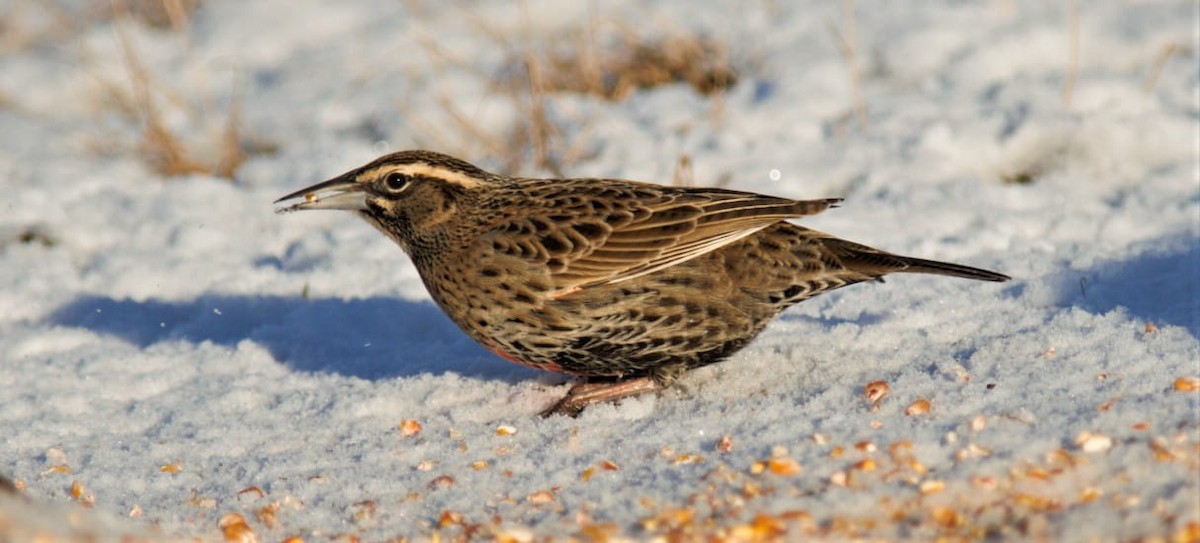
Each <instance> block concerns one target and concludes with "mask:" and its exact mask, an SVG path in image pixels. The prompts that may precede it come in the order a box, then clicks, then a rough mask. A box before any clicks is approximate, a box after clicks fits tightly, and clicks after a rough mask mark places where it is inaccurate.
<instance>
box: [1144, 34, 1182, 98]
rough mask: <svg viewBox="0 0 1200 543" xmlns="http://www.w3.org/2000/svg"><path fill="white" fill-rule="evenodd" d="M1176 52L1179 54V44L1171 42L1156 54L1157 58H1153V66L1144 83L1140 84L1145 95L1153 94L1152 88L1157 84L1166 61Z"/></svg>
mask: <svg viewBox="0 0 1200 543" xmlns="http://www.w3.org/2000/svg"><path fill="white" fill-rule="evenodd" d="M1177 52H1179V44H1178V43H1175V42H1171V43H1168V44H1167V45H1166V46H1164V47H1163V48H1162V50H1161V51H1159V52H1158V56H1156V57H1154V65H1152V66H1151V67H1150V73H1148V74H1146V81H1145V82H1143V83H1142V90H1144V91H1146V94H1150V93H1152V92H1154V86H1155V85H1157V84H1158V76H1159V75H1161V74H1162V70H1163V67H1164V66H1166V65H1167V60H1169V59H1170V58H1171V56H1172V55H1174V54H1175V53H1177Z"/></svg>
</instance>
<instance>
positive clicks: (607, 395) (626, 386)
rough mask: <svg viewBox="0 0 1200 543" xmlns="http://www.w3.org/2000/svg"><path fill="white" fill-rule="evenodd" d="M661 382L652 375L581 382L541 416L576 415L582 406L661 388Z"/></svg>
mask: <svg viewBox="0 0 1200 543" xmlns="http://www.w3.org/2000/svg"><path fill="white" fill-rule="evenodd" d="M662 389H663V384H662V383H660V382H659V380H658V379H655V378H653V377H635V378H633V379H623V380H620V381H599V382H586V381H585V382H582V383H579V384H577V385H575V386H573V387H571V390H568V391H567V395H566V396H563V398H562V399H561V400H559V401H557V402H555V403H554V405H551V406H550V407H548V408H546V409H545V410H544V411H542V413H541V415H542V417H549V416H550V415H569V416H571V417H578V416H579V413H580V412H582V411H583V408H585V407H587V406H589V405H592V404H595V403H603V402H615V401H617V400H620V399H622V398H628V397H630V396H637V395H639V394H645V393H647V392H654V391H656V390H662Z"/></svg>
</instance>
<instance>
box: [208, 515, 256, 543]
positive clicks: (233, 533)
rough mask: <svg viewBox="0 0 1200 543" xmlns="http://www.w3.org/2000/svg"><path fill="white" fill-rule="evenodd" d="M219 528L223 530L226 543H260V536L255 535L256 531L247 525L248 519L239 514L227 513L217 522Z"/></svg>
mask: <svg viewBox="0 0 1200 543" xmlns="http://www.w3.org/2000/svg"><path fill="white" fill-rule="evenodd" d="M217 527H219V528H221V533H222V534H223V535H224V536H225V541H231V542H235V543H258V536H256V535H254V530H251V529H250V526H249V525H247V524H246V519H245V518H243V517H242V516H241V515H239V514H237V513H226V514H225V515H224V516H222V517H221V520H219V521H218V522H217Z"/></svg>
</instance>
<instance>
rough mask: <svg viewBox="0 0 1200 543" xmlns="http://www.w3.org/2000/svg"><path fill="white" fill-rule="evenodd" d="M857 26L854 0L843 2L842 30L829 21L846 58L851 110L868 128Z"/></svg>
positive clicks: (834, 38) (860, 122) (835, 38)
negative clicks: (859, 61) (859, 63)
mask: <svg viewBox="0 0 1200 543" xmlns="http://www.w3.org/2000/svg"><path fill="white" fill-rule="evenodd" d="M856 26H857V24H856V16H855V12H854V0H844V1H843V2H842V29H841V30H839V29H838V27H837V26H835V25H834V24H833V23H832V22H829V23H827V27H828V28H829V32H830V34H832V35H833V43H834V44H835V45H837V47H838V50H839V51H841V52H842V57H843V58H845V59H846V73H847V74H848V75H849V77H850V93H851V96H852V100H853V104H852V105H851V112H852V113H853V115H854V118H855V119H857V120H858V125H859V126H860V127H863V128H866V126H867V102H866V100H865V99H863V94H862V76H861V74H860V72H859V68H858V31H857V28H856Z"/></svg>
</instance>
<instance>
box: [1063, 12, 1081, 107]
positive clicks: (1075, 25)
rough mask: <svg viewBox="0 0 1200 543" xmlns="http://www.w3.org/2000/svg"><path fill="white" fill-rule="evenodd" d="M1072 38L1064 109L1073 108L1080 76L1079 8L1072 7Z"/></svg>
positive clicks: (1065, 85)
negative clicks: (1076, 83) (1072, 102)
mask: <svg viewBox="0 0 1200 543" xmlns="http://www.w3.org/2000/svg"><path fill="white" fill-rule="evenodd" d="M1070 24H1071V33H1070V34H1071V38H1070V40H1071V41H1070V45H1069V46H1068V51H1067V55H1068V57H1067V58H1068V60H1067V63H1068V64H1067V78H1066V81H1064V82H1063V98H1062V101H1063V107H1064V108H1068V107H1071V98H1072V97H1074V95H1075V79H1076V78H1077V77H1078V76H1079V6H1074V5H1073V6H1071V21H1070Z"/></svg>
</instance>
